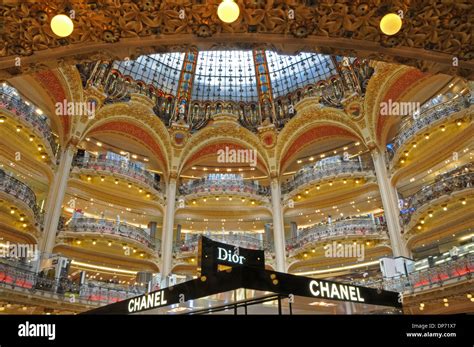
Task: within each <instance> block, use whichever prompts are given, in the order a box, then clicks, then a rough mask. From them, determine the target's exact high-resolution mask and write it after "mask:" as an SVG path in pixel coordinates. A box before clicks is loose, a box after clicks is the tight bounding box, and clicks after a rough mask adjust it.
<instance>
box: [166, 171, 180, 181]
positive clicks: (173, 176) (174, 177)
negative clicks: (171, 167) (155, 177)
mask: <svg viewBox="0 0 474 347" xmlns="http://www.w3.org/2000/svg"><path fill="white" fill-rule="evenodd" d="M177 179H178V172H176V171H172V172H170V174H169V175H168V180H170V181H171V180H177Z"/></svg>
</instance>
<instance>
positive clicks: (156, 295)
mask: <svg viewBox="0 0 474 347" xmlns="http://www.w3.org/2000/svg"><path fill="white" fill-rule="evenodd" d="M166 304H167V301H166V299H165V294H164V291H163V290H159V291H157V292H153V293H150V294H147V295H143V296H138V297H136V298H132V299H130V301H129V302H128V313H133V312H140V311H143V310H149V309H151V308H156V307H161V306H164V305H166Z"/></svg>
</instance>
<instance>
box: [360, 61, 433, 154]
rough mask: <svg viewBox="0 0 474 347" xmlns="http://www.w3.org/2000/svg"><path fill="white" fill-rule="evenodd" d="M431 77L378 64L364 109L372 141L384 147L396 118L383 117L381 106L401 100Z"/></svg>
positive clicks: (405, 69) (415, 70)
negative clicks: (387, 134)
mask: <svg viewBox="0 0 474 347" xmlns="http://www.w3.org/2000/svg"><path fill="white" fill-rule="evenodd" d="M428 76H429V75H427V74H424V73H423V72H421V71H419V70H417V69H413V68H409V67H406V66H399V65H393V64H384V63H378V64H377V67H376V73H375V74H374V75H373V76H372V78H371V79H370V81H369V83H368V86H367V91H366V94H365V103H364V107H365V110H366V124H367V128H368V130H369V135H370V139H371V140H373V141H374V142H375V143H376V144H378V145H382V146H383V145H384V143H382V139H383V138H384V134H385V135H386V132H388V130H389V128H390V124H391V123H393V122H395V121H396V119H394V118H395V117H390V116H381V115H380V104H381V103H382V102H388V101H389V100H391V101H392V102H394V101H397V100H400V99H401V98H402V97H403V95H405V94H407V93H409V92H410V90H412V89H413V88H417V87H418V86H419V84H420V83H422V82H423V81H424V79H425V78H426V77H428Z"/></svg>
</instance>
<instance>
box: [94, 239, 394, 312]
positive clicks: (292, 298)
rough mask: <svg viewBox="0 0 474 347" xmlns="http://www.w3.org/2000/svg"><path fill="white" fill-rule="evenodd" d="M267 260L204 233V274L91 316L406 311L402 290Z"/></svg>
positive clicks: (202, 250) (125, 301)
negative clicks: (288, 269) (296, 271)
mask: <svg viewBox="0 0 474 347" xmlns="http://www.w3.org/2000/svg"><path fill="white" fill-rule="evenodd" d="M264 259H265V257H264V254H263V251H260V250H251V249H244V248H239V247H234V246H232V245H227V244H223V243H220V242H215V241H212V240H209V239H207V238H204V237H203V238H202V240H201V245H200V264H199V265H200V266H199V271H200V276H198V278H196V279H193V280H191V281H187V282H184V283H180V284H177V285H175V286H171V287H167V288H163V289H160V290H157V291H153V292H150V293H148V294H145V295H141V296H137V297H135V298H131V299H128V300H124V301H121V302H118V303H115V304H112V305H108V306H104V307H101V308H98V309H95V310H93V311H89V312H87V314H212V313H218V314H373V313H392V314H398V313H401V307H402V304H401V303H400V302H399V301H400V300H399V295H398V293H396V292H389V291H385V290H381V289H374V288H366V287H361V286H356V285H350V284H344V283H338V282H333V281H326V280H321V279H314V278H310V277H303V276H296V275H291V274H287V273H281V272H276V271H272V270H267V269H265V264H264Z"/></svg>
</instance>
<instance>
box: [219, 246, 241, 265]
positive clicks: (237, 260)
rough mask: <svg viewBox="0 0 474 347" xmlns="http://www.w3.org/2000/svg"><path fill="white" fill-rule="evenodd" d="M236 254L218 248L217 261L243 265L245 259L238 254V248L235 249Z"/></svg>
mask: <svg viewBox="0 0 474 347" xmlns="http://www.w3.org/2000/svg"><path fill="white" fill-rule="evenodd" d="M235 248H236V249H234V252H232V251H231V250H228V249H225V248H222V247H217V260H225V261H228V262H230V263H234V264H240V265H243V264H244V261H245V257H244V256H243V255H239V254H238V247H235Z"/></svg>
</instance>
